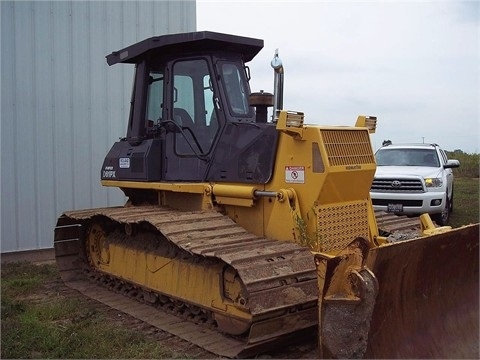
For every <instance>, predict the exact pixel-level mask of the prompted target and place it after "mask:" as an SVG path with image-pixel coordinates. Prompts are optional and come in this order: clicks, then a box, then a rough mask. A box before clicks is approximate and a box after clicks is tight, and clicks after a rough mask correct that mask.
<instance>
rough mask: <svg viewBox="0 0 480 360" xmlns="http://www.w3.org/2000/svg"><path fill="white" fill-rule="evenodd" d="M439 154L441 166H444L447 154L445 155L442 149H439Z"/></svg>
mask: <svg viewBox="0 0 480 360" xmlns="http://www.w3.org/2000/svg"><path fill="white" fill-rule="evenodd" d="M440 153H441V154H442V165H444V164H446V163H447V160H448V157H447V154H445V151H443V150H442V149H440Z"/></svg>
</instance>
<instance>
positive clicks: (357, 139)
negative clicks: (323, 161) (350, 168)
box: [322, 130, 375, 166]
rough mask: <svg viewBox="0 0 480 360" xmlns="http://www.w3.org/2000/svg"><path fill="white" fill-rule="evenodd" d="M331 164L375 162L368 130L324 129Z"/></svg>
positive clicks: (323, 134)
mask: <svg viewBox="0 0 480 360" xmlns="http://www.w3.org/2000/svg"><path fill="white" fill-rule="evenodd" d="M322 137H323V142H324V144H325V149H326V151H327V156H328V161H329V162H330V165H332V166H336V165H342V166H345V165H359V164H374V163H375V157H374V155H373V150H372V146H371V144H370V138H369V134H368V131H366V130H365V131H357V130H355V131H353V130H322Z"/></svg>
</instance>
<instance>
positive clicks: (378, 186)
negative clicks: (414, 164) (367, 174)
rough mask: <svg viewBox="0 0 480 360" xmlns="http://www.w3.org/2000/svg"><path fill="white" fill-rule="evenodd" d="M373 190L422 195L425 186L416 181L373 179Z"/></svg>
mask: <svg viewBox="0 0 480 360" xmlns="http://www.w3.org/2000/svg"><path fill="white" fill-rule="evenodd" d="M371 190H373V191H377V192H399V193H401V192H403V193H422V192H424V190H423V185H422V182H421V181H420V180H415V179H373V183H372V188H371Z"/></svg>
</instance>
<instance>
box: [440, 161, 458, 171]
mask: <svg viewBox="0 0 480 360" xmlns="http://www.w3.org/2000/svg"><path fill="white" fill-rule="evenodd" d="M459 166H460V161H458V160H447V163H446V164H445V165H443V168H444V169H453V168H458V167H459Z"/></svg>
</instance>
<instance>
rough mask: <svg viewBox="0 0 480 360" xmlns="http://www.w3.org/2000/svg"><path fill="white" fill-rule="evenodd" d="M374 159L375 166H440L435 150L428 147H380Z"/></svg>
mask: <svg viewBox="0 0 480 360" xmlns="http://www.w3.org/2000/svg"><path fill="white" fill-rule="evenodd" d="M375 159H376V162H377V166H427V167H439V166H440V163H439V161H438V156H437V153H436V151H435V150H430V149H428V150H427V149H380V150H378V151H377V153H376V154H375Z"/></svg>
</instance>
